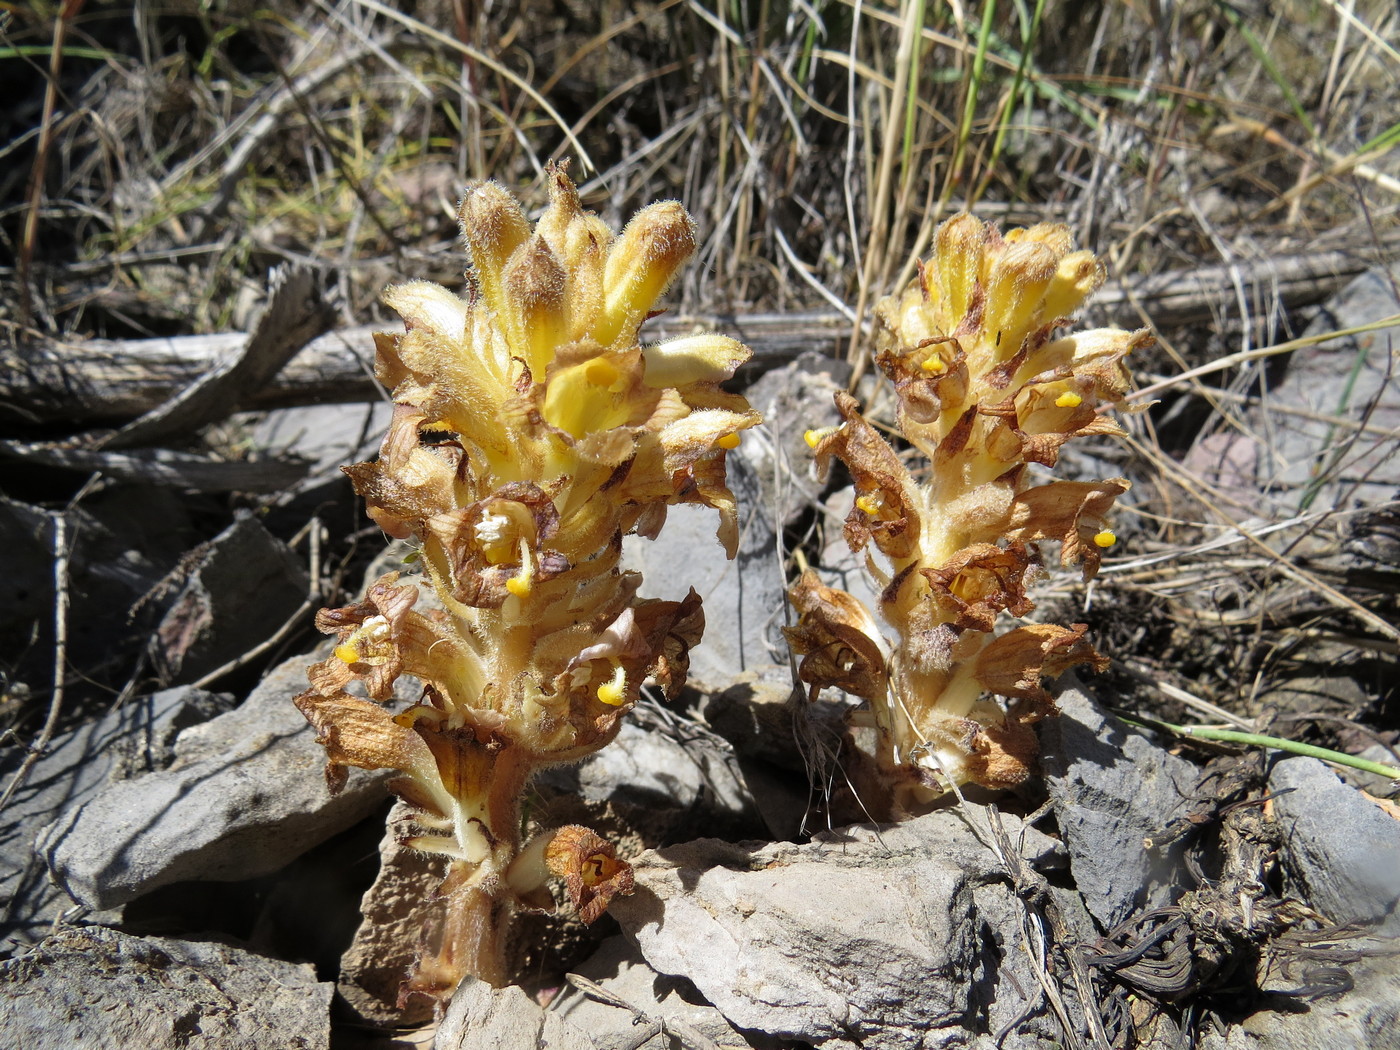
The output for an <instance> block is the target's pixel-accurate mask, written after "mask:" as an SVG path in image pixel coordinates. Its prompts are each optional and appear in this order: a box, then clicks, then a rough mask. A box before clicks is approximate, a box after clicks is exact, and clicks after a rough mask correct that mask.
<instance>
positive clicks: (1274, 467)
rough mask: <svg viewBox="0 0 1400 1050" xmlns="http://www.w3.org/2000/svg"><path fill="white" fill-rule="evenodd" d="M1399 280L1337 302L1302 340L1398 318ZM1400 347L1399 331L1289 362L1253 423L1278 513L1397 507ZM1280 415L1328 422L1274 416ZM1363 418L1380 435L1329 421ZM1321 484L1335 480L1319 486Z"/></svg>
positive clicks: (1361, 280) (1368, 276)
mask: <svg viewBox="0 0 1400 1050" xmlns="http://www.w3.org/2000/svg"><path fill="white" fill-rule="evenodd" d="M1395 276H1400V268H1396V269H1395V270H1394V271H1393V273H1387V272H1386V271H1385V270H1383V269H1376V270H1372V271H1370V272H1369V273H1365V274H1362V275H1361V276H1360V277H1358V278H1356V279H1355V280H1354V281H1352V282H1351V283H1350V284H1349V285H1347V286H1346V287H1345V288H1343V289H1342V290H1341V291H1340V292H1338V293H1337V294H1336V295H1335V296H1333V298H1332V299H1331V300H1330V301H1329V302H1328V303H1327V305H1326V306H1325V307H1324V308H1323V310H1322V312H1321V313H1320V314H1319V315H1318V317H1317V318H1316V319H1315V320H1314V321H1313V323H1312V324H1311V325H1309V326H1308V329H1307V332H1306V334H1307V335H1310V336H1316V335H1323V334H1326V333H1328V332H1333V331H1336V330H1338V329H1342V328H1351V327H1356V326H1359V325H1364V324H1368V323H1370V322H1372V321H1377V320H1380V319H1381V318H1383V317H1389V316H1391V315H1393V314H1395V313H1400V301H1397V300H1396V298H1395V286H1394V283H1393V280H1394V277H1395ZM1396 346H1400V326H1392V327H1390V328H1382V329H1378V330H1377V331H1374V332H1365V333H1362V334H1360V335H1354V336H1346V337H1343V338H1339V339H1332V340H1328V341H1327V342H1322V343H1318V344H1316V345H1315V346H1306V347H1301V348H1299V349H1298V350H1295V351H1294V352H1293V353H1292V355H1291V356H1290V357H1289V360H1288V371H1287V374H1286V375H1285V377H1284V379H1283V381H1282V382H1281V383H1279V384H1278V385H1277V386H1275V387H1274V388H1273V389H1272V390H1269V391H1267V392H1266V394H1265V396H1264V402H1263V405H1262V406H1261V408H1260V409H1259V411H1258V412H1257V413H1255V414H1254V418H1253V419H1252V420H1251V423H1252V426H1251V430H1252V431H1253V432H1254V433H1255V434H1257V435H1258V447H1259V468H1258V476H1259V483H1260V484H1261V485H1262V486H1265V487H1267V488H1273V489H1275V490H1278V493H1279V513H1297V512H1298V511H1299V510H1301V509H1303V504H1304V503H1305V502H1310V506H1311V507H1312V508H1313V509H1315V510H1324V509H1328V508H1335V507H1343V506H1347V505H1350V504H1351V503H1352V502H1353V501H1359V502H1361V503H1364V504H1374V503H1380V502H1384V501H1385V500H1388V499H1394V498H1395V493H1396V489H1397V488H1400V456H1396V455H1395V452H1396V439H1395V436H1394V435H1395V433H1396V428H1397V427H1400V384H1397V383H1396V382H1395V379H1394V375H1393V374H1392V373H1393V369H1394V363H1393V360H1392V354H1393V353H1394V348H1395V347H1396ZM1274 406H1278V407H1281V408H1293V409H1302V410H1304V411H1306V412H1308V413H1312V414H1314V415H1315V416H1317V415H1320V416H1321V417H1323V418H1322V420H1319V419H1317V418H1308V417H1306V416H1304V415H1299V414H1290V413H1285V412H1279V411H1270V409H1271V408H1272V407H1274ZM1368 407H1369V409H1370V411H1369V415H1367V410H1368ZM1363 416H1366V417H1367V420H1366V421H1367V422H1368V423H1369V424H1370V426H1371V427H1373V428H1375V429H1374V431H1373V432H1372V433H1369V434H1366V433H1360V432H1359V431H1356V430H1355V429H1353V428H1352V427H1347V426H1341V427H1338V426H1333V425H1332V424H1330V423H1328V422H1325V421H1323V420H1325V419H1327V418H1334V417H1340V418H1341V419H1343V420H1344V421H1349V422H1352V423H1357V422H1360V421H1361V419H1362V418H1363ZM1266 424H1267V425H1266ZM1387 435H1388V436H1387ZM1320 475H1322V476H1327V477H1329V478H1331V479H1332V480H1329V481H1328V482H1327V483H1326V484H1321V485H1318V484H1316V483H1315V479H1316V478H1318V477H1319V476H1320Z"/></svg>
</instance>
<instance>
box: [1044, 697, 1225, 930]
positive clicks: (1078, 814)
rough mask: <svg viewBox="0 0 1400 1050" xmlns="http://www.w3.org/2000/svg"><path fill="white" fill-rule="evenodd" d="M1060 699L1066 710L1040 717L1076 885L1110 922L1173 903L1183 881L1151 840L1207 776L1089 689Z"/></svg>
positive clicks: (1047, 770) (1050, 783) (1049, 779)
mask: <svg viewBox="0 0 1400 1050" xmlns="http://www.w3.org/2000/svg"><path fill="white" fill-rule="evenodd" d="M1067 681H1068V679H1063V678H1062V679H1061V683H1062V684H1064V683H1065V682H1067ZM1056 703H1057V704H1058V705H1059V708H1060V714H1059V715H1058V716H1057V717H1053V718H1047V719H1045V720H1044V721H1043V722H1041V723H1040V724H1039V730H1040V742H1041V755H1040V764H1041V768H1042V770H1043V772H1044V774H1045V784H1046V787H1047V789H1048V790H1049V793H1050V799H1051V802H1052V803H1053V804H1054V807H1055V818H1056V820H1057V821H1058V822H1059V825H1060V831H1061V833H1062V834H1063V835H1064V840H1065V845H1066V846H1068V847H1069V855H1070V871H1071V872H1072V873H1073V875H1074V881H1075V885H1076V886H1077V887H1078V889H1079V891H1080V893H1082V894H1083V896H1084V902H1085V904H1086V905H1087V906H1088V908H1089V911H1090V913H1091V914H1092V915H1093V916H1094V918H1095V919H1097V920H1098V922H1099V923H1100V924H1101V925H1102V926H1103V927H1104V928H1105V929H1110V928H1112V927H1114V926H1116V925H1118V923H1120V922H1122V921H1123V920H1124V919H1125V918H1127V917H1128V915H1129V914H1131V913H1132V912H1134V911H1136V910H1138V909H1139V908H1157V907H1163V906H1165V905H1167V904H1170V903H1171V902H1172V901H1171V894H1172V889H1173V880H1172V879H1171V878H1170V875H1169V873H1168V872H1166V871H1164V870H1163V862H1162V861H1161V860H1160V859H1159V858H1158V857H1157V856H1156V855H1154V854H1152V853H1150V852H1149V851H1148V850H1147V849H1146V848H1145V847H1144V846H1143V839H1144V838H1146V837H1147V836H1148V835H1149V834H1150V833H1151V832H1153V831H1156V830H1158V829H1159V828H1161V827H1162V826H1163V825H1165V824H1166V823H1167V822H1168V820H1170V818H1171V817H1172V816H1174V815H1177V809H1178V807H1179V806H1180V805H1181V802H1182V800H1183V798H1184V797H1186V796H1187V795H1188V794H1189V792H1190V791H1191V789H1192V787H1193V785H1194V784H1195V783H1196V781H1197V779H1198V776H1199V774H1198V773H1197V772H1196V769H1195V767H1194V766H1192V765H1191V763H1189V762H1187V761H1186V760H1185V759H1182V758H1177V757H1176V756H1175V755H1172V754H1169V753H1168V752H1166V751H1164V750H1162V748H1160V747H1158V746H1157V745H1156V744H1154V743H1152V741H1150V740H1148V739H1147V738H1146V737H1145V736H1143V735H1142V734H1140V733H1138V732H1137V731H1136V730H1133V729H1130V728H1129V727H1128V726H1126V725H1124V724H1123V723H1122V722H1120V721H1119V720H1118V719H1116V718H1114V717H1112V716H1111V715H1109V714H1107V713H1106V712H1104V711H1103V710H1102V709H1101V708H1100V707H1099V706H1098V705H1097V704H1096V703H1095V702H1094V701H1093V700H1091V699H1090V698H1089V696H1088V695H1087V694H1086V693H1084V692H1082V691H1081V690H1080V689H1077V688H1073V687H1068V688H1064V689H1063V690H1062V691H1061V692H1060V694H1059V695H1058V697H1057V698H1056Z"/></svg>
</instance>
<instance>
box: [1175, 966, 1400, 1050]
mask: <svg viewBox="0 0 1400 1050" xmlns="http://www.w3.org/2000/svg"><path fill="white" fill-rule="evenodd" d="M1344 943H1345V946H1346V947H1347V948H1352V949H1362V950H1365V951H1368V952H1371V953H1374V954H1373V955H1371V956H1370V957H1365V958H1362V959H1360V960H1358V961H1356V962H1352V963H1350V964H1348V965H1347V967H1346V970H1347V975H1348V976H1349V977H1350V978H1351V979H1352V980H1353V981H1354V982H1355V985H1354V986H1353V987H1352V988H1351V989H1350V990H1349V991H1346V992H1344V993H1342V994H1341V995H1329V996H1326V997H1323V998H1319V999H1314V1000H1312V1001H1311V1002H1309V1001H1307V1000H1303V999H1299V998H1296V997H1293V996H1278V997H1270V1000H1269V1001H1266V1002H1265V1003H1264V1004H1262V1005H1261V1007H1260V1008H1259V1009H1256V1010H1255V1011H1254V1012H1253V1013H1251V1014H1249V1015H1248V1016H1247V1017H1245V1018H1244V1019H1243V1020H1241V1021H1240V1023H1239V1024H1234V1025H1231V1026H1229V1027H1228V1028H1227V1029H1225V1030H1224V1031H1223V1032H1222V1031H1206V1032H1204V1033H1203V1034H1202V1037H1201V1039H1200V1044H1199V1045H1200V1050H1400V959H1397V957H1396V956H1395V954H1394V952H1395V945H1394V943H1393V942H1387V941H1375V940H1370V941H1350V942H1344ZM1305 972H1306V968H1305V967H1297V968H1295V970H1294V972H1293V973H1292V974H1291V975H1289V978H1288V979H1286V980H1284V981H1283V982H1282V984H1283V985H1284V986H1287V987H1293V988H1296V987H1297V986H1298V985H1299V984H1300V983H1305V982H1306V977H1305ZM1271 983H1274V982H1271Z"/></svg>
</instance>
